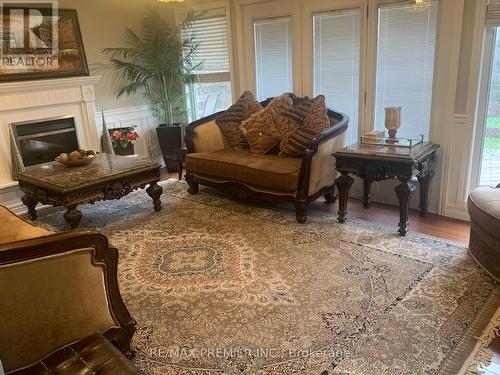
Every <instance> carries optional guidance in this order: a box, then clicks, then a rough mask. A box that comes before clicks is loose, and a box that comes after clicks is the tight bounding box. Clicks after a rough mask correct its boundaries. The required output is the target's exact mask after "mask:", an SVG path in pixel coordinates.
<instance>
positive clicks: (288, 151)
mask: <svg viewBox="0 0 500 375" xmlns="http://www.w3.org/2000/svg"><path fill="white" fill-rule="evenodd" d="M329 126H330V119H329V118H328V115H327V110H326V104H325V97H324V96H323V95H319V96H317V97H316V98H314V99H313V100H312V104H311V106H310V108H309V111H308V112H307V114H306V116H305V117H304V123H303V124H302V126H301V127H298V128H296V129H295V130H294V131H293V132H291V133H290V134H289V136H288V138H287V140H286V142H283V143H281V146H280V150H281V151H280V154H279V155H280V156H281V157H294V156H300V155H302V154H303V153H304V151H305V150H306V148H307V146H308V145H309V143H311V141H312V140H313V138H314V137H315V136H316V135H318V134H319V133H321V132H322V131H323V130H325V129H326V128H328V127H329Z"/></svg>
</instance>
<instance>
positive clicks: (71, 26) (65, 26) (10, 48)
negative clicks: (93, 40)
mask: <svg viewBox="0 0 500 375" xmlns="http://www.w3.org/2000/svg"><path fill="white" fill-rule="evenodd" d="M30 9H31V8H18V7H16V10H17V11H18V12H22V11H24V12H25V13H24V14H25V17H28V16H27V14H29V11H30ZM2 10H3V13H2V14H1V15H0V22H1V23H2V24H1V25H0V26H2V27H1V30H3V32H4V36H3V40H2V39H0V42H2V43H3V45H2V46H1V48H0V51H2V56H1V58H2V60H1V62H0V63H1V65H0V83H2V82H12V81H26V80H37V79H52V78H63V77H72V76H88V75H89V68H88V63H87V58H86V55H85V48H84V45H83V39H82V34H81V31H80V23H79V22H78V14H77V11H76V9H57V21H56V18H55V17H56V16H55V15H54V12H53V11H52V9H50V8H46V9H45V8H41V9H37V11H39V12H40V13H41V14H42V15H43V19H44V25H45V24H46V25H47V27H46V29H45V30H43V31H44V33H43V37H45V38H46V39H48V40H49V42H50V41H52V38H53V33H52V28H55V27H57V30H58V33H57V39H56V40H57V48H54V49H51V48H46V49H44V48H38V49H33V48H29V47H31V46H29V47H28V48H23V47H24V45H23V46H22V48H19V46H18V45H16V44H15V40H13V41H10V40H9V36H5V35H6V31H5V30H8V27H9V26H10V27H12V26H11V25H10V17H9V15H8V8H7V10H6V8H4V9H2ZM24 22H25V23H26V22H27V21H26V19H25V20H24ZM50 25H53V27H50ZM37 32H38V30H34V34H35V35H36V36H37V37H38V38H39V39H43V37H42V32H41V31H39V34H37ZM13 34H14V33H10V35H13ZM32 38H33V36H32ZM11 39H14V37H11ZM35 39H36V38H35ZM8 40H9V42H7V41H8ZM6 43H10V45H7V44H6ZM26 43H27V44H29V43H30V41H29V38H25V45H26ZM47 44H49V43H47ZM44 59H45V60H44ZM35 61H36V62H37V63H38V62H39V64H38V65H37V66H36V65H35V64H34V62H35ZM54 61H57V63H56V64H55V63H54V65H52V66H51V65H50V63H53V62H54ZM7 64H11V66H10V67H9V68H6V66H7ZM16 64H17V65H16ZM31 64H33V65H31ZM30 65H31V66H33V68H29V66H30ZM15 66H21V68H20V69H16V68H15ZM44 66H47V67H48V68H45V67H44ZM49 66H50V67H49Z"/></svg>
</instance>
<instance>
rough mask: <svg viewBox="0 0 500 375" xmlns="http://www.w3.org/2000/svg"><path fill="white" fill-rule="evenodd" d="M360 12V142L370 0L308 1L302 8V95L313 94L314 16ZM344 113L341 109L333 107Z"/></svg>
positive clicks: (363, 118) (362, 129) (362, 124)
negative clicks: (350, 11)
mask: <svg viewBox="0 0 500 375" xmlns="http://www.w3.org/2000/svg"><path fill="white" fill-rule="evenodd" d="M353 9H359V11H360V15H361V18H360V51H359V89H358V90H359V98H358V139H359V136H361V135H362V134H364V133H365V132H367V131H370V130H371V129H370V130H366V121H365V117H364V116H365V110H364V103H365V93H366V48H367V33H368V22H367V21H368V20H367V14H368V13H367V12H368V1H367V0H309V1H307V2H305V3H304V6H303V9H302V14H301V16H302V24H303V32H302V44H303V46H304V47H305V48H304V53H303V54H302V66H303V70H304V75H303V89H304V92H303V95H308V96H313V95H314V22H313V17H314V16H316V15H319V14H324V13H329V12H337V11H343V10H353ZM332 109H334V110H339V111H342V108H332Z"/></svg>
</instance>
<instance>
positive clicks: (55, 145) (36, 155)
mask: <svg viewBox="0 0 500 375" xmlns="http://www.w3.org/2000/svg"><path fill="white" fill-rule="evenodd" d="M12 131H13V134H14V139H15V141H16V144H17V147H18V150H19V153H20V154H21V158H22V161H23V164H24V166H25V167H28V166H30V165H35V164H41V163H46V162H49V161H53V160H54V159H55V158H56V157H57V156H58V155H59V154H61V153H63V152H66V153H68V152H71V151H74V150H76V149H78V148H79V146H78V138H77V135H76V127H75V118H74V117H72V116H65V117H57V118H50V119H45V120H38V121H26V122H18V123H13V124H12Z"/></svg>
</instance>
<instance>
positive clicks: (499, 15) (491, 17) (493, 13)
mask: <svg viewBox="0 0 500 375" xmlns="http://www.w3.org/2000/svg"><path fill="white" fill-rule="evenodd" d="M486 24H487V25H490V26H500V4H499V3H498V1H491V2H490V4H489V5H488V11H487V12H486Z"/></svg>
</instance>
